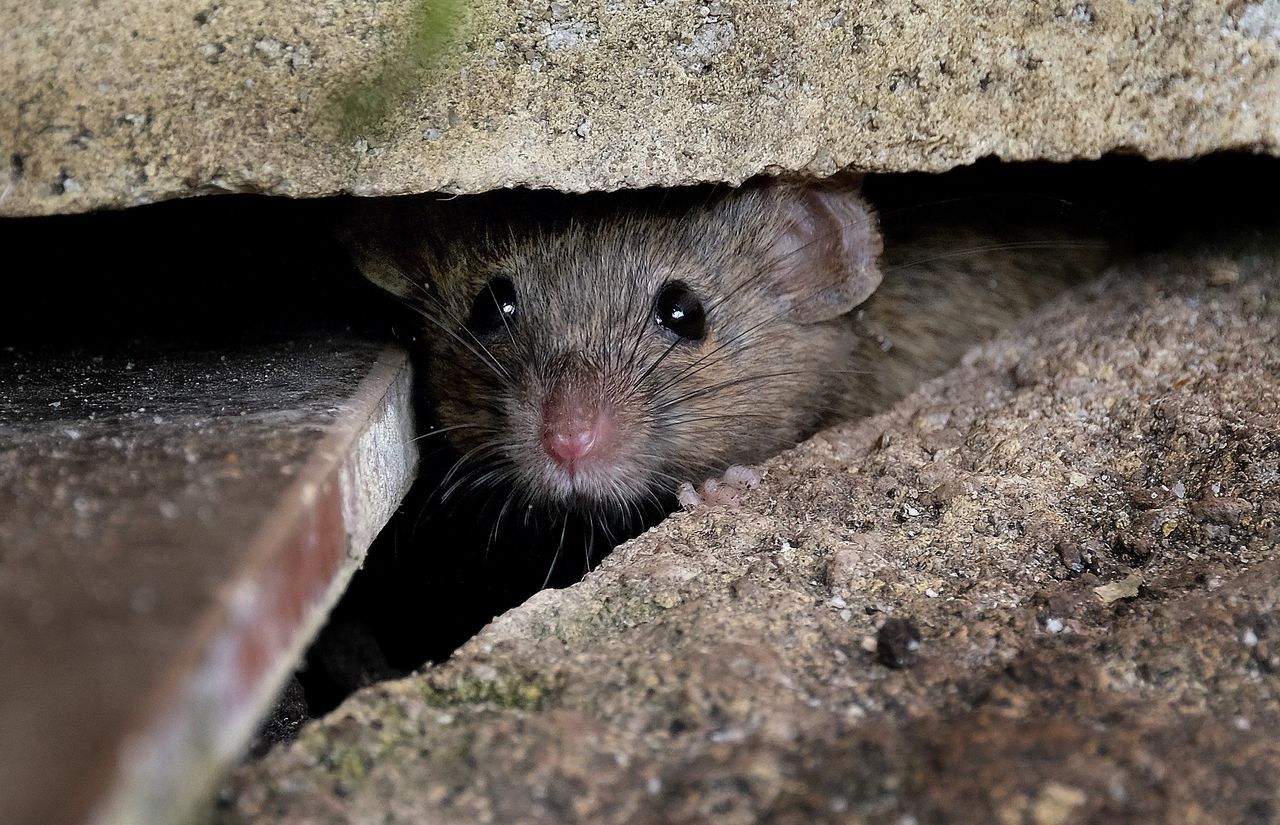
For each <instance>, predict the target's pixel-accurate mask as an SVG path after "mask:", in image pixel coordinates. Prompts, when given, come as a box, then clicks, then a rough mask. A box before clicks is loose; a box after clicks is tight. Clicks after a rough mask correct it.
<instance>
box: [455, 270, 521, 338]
mask: <svg viewBox="0 0 1280 825" xmlns="http://www.w3.org/2000/svg"><path fill="white" fill-rule="evenodd" d="M515 319H516V288H515V285H514V284H512V283H511V282H510V281H508V280H507V279H506V278H494V279H493V280H492V281H490V282H489V283H487V284H485V285H484V289H482V290H480V294H479V295H477V296H476V300H475V302H474V303H472V304H471V317H470V318H468V319H467V328H468V329H470V330H471V331H472V332H474V333H475V334H476V335H491V334H493V333H495V332H502V331H503V330H509V329H510V328H511V325H512V324H513V323H514V322H515Z"/></svg>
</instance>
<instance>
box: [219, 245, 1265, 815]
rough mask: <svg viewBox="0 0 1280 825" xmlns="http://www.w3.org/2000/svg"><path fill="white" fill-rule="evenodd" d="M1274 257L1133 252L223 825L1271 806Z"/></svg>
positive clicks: (269, 786)
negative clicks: (1129, 259) (1140, 256)
mask: <svg viewBox="0 0 1280 825" xmlns="http://www.w3.org/2000/svg"><path fill="white" fill-rule="evenodd" d="M1271 237H1274V235H1272V236H1271ZM1278 258H1280V256H1277V253H1276V247H1275V244H1274V241H1273V240H1271V241H1266V242H1261V243H1259V244H1258V245H1255V246H1252V247H1250V246H1248V245H1245V246H1240V245H1235V246H1233V247H1232V249H1231V250H1229V251H1224V252H1221V253H1219V252H1215V251H1203V252H1197V253H1194V254H1191V253H1187V254H1180V255H1173V254H1167V255H1163V256H1160V257H1151V258H1147V259H1145V260H1142V261H1139V262H1137V263H1134V264H1128V265H1125V266H1122V267H1121V270H1120V271H1119V272H1116V273H1113V274H1112V275H1110V276H1109V277H1107V278H1106V279H1104V281H1103V282H1102V283H1101V284H1099V285H1096V286H1094V287H1091V288H1089V289H1088V290H1087V291H1084V292H1081V293H1077V294H1073V295H1069V296H1067V298H1066V299H1064V300H1061V301H1059V302H1058V303H1056V304H1055V305H1053V306H1052V307H1050V308H1049V309H1048V310H1047V311H1046V312H1044V313H1042V314H1041V315H1040V316H1039V317H1037V318H1035V319H1034V320H1033V321H1032V322H1031V323H1028V324H1026V325H1024V326H1022V327H1021V328H1019V329H1017V330H1015V331H1013V332H1012V333H1011V334H1009V335H1006V336H1004V337H1003V338H1001V339H1000V340H998V341H996V342H995V343H993V344H991V345H989V346H987V347H986V348H984V349H981V350H978V351H976V352H974V353H971V354H970V356H969V357H968V358H967V359H966V362H965V365H964V366H962V367H961V368H959V369H958V370H957V371H955V372H953V373H951V374H949V375H948V376H945V377H944V378H942V379H940V380H938V381H935V382H932V383H930V384H928V385H925V386H924V387H923V388H922V389H921V390H920V391H919V392H917V393H916V394H915V395H914V396H912V397H910V398H908V399H907V400H906V401H904V402H902V403H901V404H899V405H898V406H897V407H895V408H893V409H891V410H890V411H888V412H886V413H885V414H882V415H880V416H878V417H875V418H872V419H868V420H865V421H863V422H861V423H852V424H849V425H846V426H843V427H839V428H837V429H834V430H832V431H829V432H827V433H824V434H821V435H819V436H818V437H816V438H814V439H813V440H811V441H810V442H808V443H806V444H803V445H801V446H800V447H799V448H797V449H795V450H793V451H791V452H789V453H786V454H784V455H782V456H781V457H779V458H777V459H776V460H774V461H772V462H770V463H769V464H768V465H767V470H768V473H767V476H766V479H765V481H764V483H763V485H762V486H761V487H760V488H759V489H758V490H756V491H754V492H752V493H751V494H749V495H748V496H747V497H746V498H744V500H742V502H741V505H740V507H739V508H737V509H720V508H713V509H703V510H699V511H695V512H692V513H688V514H682V515H678V516H676V517H674V518H672V519H670V520H668V521H667V522H666V523H664V524H663V525H661V526H659V527H658V528H656V529H655V530H653V531H651V532H650V533H648V534H645V535H643V536H641V537H640V538H638V539H636V540H634V541H632V542H630V543H628V544H627V545H624V546H623V547H622V548H621V549H619V550H618V551H616V552H615V553H614V555H613V556H611V557H610V558H609V559H608V560H607V561H606V562H605V564H604V565H603V567H602V568H601V569H600V570H598V571H597V572H595V573H593V574H591V575H590V576H588V577H587V579H586V580H585V581H583V582H582V583H581V584H579V585H577V586H575V587H572V588H570V589H567V590H562V591H545V592H543V593H541V594H539V595H538V596H536V597H535V598H533V599H532V600H531V601H529V602H528V603H526V604H525V605H524V606H522V607H520V608H518V609H516V610H514V611H512V612H510V613H508V614H506V615H505V616H503V617H501V618H500V619H498V620H497V621H496V622H494V623H493V624H492V625H490V626H489V627H488V628H487V629H486V630H485V631H484V632H482V633H481V634H480V635H479V636H478V637H476V638H474V639H473V640H472V641H471V642H469V643H468V644H467V645H466V646H465V647H463V648H462V650H461V651H460V652H459V653H458V654H457V655H456V656H455V657H454V658H453V659H451V660H450V661H448V662H446V663H445V664H443V665H440V666H436V667H433V668H430V669H427V670H426V671H425V672H423V673H422V674H421V675H419V676H417V677H415V678H410V679H407V680H404V681H399V682H392V683H386V684H383V685H380V686H375V687H373V688H370V689H366V690H364V691H362V692H360V693H357V694H356V695H355V696H354V697H353V698H351V699H350V700H348V701H347V703H346V704H345V705H343V706H342V707H340V708H339V709H338V710H337V711H336V712H334V713H333V714H331V715H330V716H329V717H327V718H326V719H324V720H322V721H321V722H319V723H316V724H314V725H312V726H311V727H310V728H308V729H307V730H306V731H305V732H304V733H303V735H302V738H301V739H300V741H299V742H297V743H295V744H294V745H292V746H289V747H287V748H284V749H281V750H277V751H275V752H273V753H272V754H270V755H269V756H268V757H267V758H266V759H265V760H264V761H262V762H260V763H259V764H257V765H254V766H250V767H248V768H245V769H243V770H242V771H241V772H240V773H239V774H238V775H237V776H236V777H234V779H233V780H232V782H231V784H230V785H229V786H228V788H227V790H226V793H225V796H224V799H223V801H222V805H221V806H220V810H219V814H218V816H219V817H220V821H221V822H223V823H247V822H260V823H268V822H269V823H304V822H305V823H315V822H333V823H338V822H342V823H375V822H376V823H384V824H385V823H399V822H403V823H410V822H415V823H416V822H453V823H467V822H517V821H519V822H545V823H566V822H584V823H586V822H591V823H609V822H631V823H648V822H652V823H691V822H716V823H748V822H779V823H781V822H786V823H793V822H794V823H809V822H824V821H838V822H901V823H907V822H916V823H934V822H936V823H944V822H945V823H965V822H975V823H978V822H981V823H991V822H998V823H1034V824H1035V825H1052V824H1053V823H1083V822H1091V823H1131V822H1168V823H1173V822H1178V823H1189V822H1271V821H1275V819H1276V818H1277V817H1280V795H1278V794H1280V791H1278V790H1277V785H1276V782H1275V777H1276V776H1277V775H1280V736H1278V735H1277V732H1280V618H1277V617H1278V616H1280V612H1278V611H1280V546H1278V545H1280V260H1278ZM913 631H914V632H918V635H919V637H920V639H921V642H920V646H919V649H918V650H913V649H912V648H913V646H912V645H911V644H910V642H911V639H912V636H913ZM891 664H892V665H899V667H891V666H890V665H891Z"/></svg>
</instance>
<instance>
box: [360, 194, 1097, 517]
mask: <svg viewBox="0 0 1280 825" xmlns="http://www.w3.org/2000/svg"><path fill="white" fill-rule="evenodd" d="M343 235H344V237H345V240H346V243H347V245H348V246H349V248H351V249H352V251H353V257H354V259H355V261H356V263H357V265H358V267H359V268H360V269H361V271H362V272H363V273H364V274H365V275H366V276H367V277H369V278H370V279H371V280H373V281H374V282H375V283H377V284H379V285H381V286H383V287H385V288H386V289H388V290H390V291H391V292H393V293H395V294H396V295H398V296H400V298H402V299H403V300H404V301H406V302H408V303H410V304H411V305H413V306H415V307H416V308H418V309H419V310H420V311H421V313H422V316H423V318H424V319H425V322H426V325H427V326H428V327H430V329H428V330H427V331H426V334H424V335H423V336H422V338H421V340H422V341H423V343H424V345H425V347H426V349H427V350H428V354H429V356H430V362H431V364H432V368H431V369H432V373H431V377H430V379H429V385H430V394H431V395H432V397H433V398H432V401H433V404H434V408H435V416H436V419H437V421H438V426H439V428H440V430H441V431H443V434H444V435H445V437H447V438H448V439H450V441H451V443H452V444H453V446H454V447H455V448H456V451H457V453H458V455H459V463H458V465H457V469H456V472H455V473H453V474H452V476H451V477H450V478H449V480H448V486H449V487H450V488H453V487H471V488H491V487H494V486H506V487H509V488H510V489H511V490H512V491H514V494H515V495H514V497H512V498H510V499H509V501H510V502H512V503H515V504H516V505H518V506H528V505H533V506H541V507H548V508H551V509H554V510H568V511H577V512H588V513H603V514H609V515H613V516H627V515H629V514H631V513H632V512H637V513H638V512H639V509H640V505H641V504H643V503H646V502H653V501H664V502H665V501H669V499H670V495H671V493H672V492H673V491H674V490H675V489H676V488H677V487H678V486H679V485H680V484H681V483H682V482H689V481H701V480H703V479H706V478H708V477H712V476H716V475H718V474H719V473H721V472H723V471H724V470H725V469H726V468H727V467H730V466H731V465H741V464H751V463H755V462H758V461H761V460H762V459H764V458H766V457H767V456H769V455H772V454H774V453H777V452H779V451H781V450H782V449H784V448H786V447H789V446H791V445H793V444H795V443H797V442H798V441H799V440H800V439H802V438H804V437H806V436H807V435H809V434H811V433H812V432H814V431H815V429H817V428H818V427H819V426H820V425H821V424H823V423H826V422H828V421H831V420H833V419H835V418H840V417H852V416H856V415H860V414H865V413H867V412H870V411H873V410H875V409H878V408H880V407H882V406H883V405H884V404H885V403H887V402H888V401H890V400H892V399H894V398H897V397H899V396H901V395H902V394H904V393H905V392H906V391H908V390H909V389H910V387H911V386H913V385H914V384H915V383H918V382H919V381H920V380H921V379H923V378H925V377H929V376H931V375H935V374H938V373H940V372H942V371H943V370H945V369H946V368H947V367H948V366H950V365H951V364H953V363H954V362H955V361H957V360H958V358H959V356H960V355H961V354H962V353H963V352H964V350H965V349H966V348H967V347H968V346H970V345H971V344H973V343H975V342H977V341H980V340H982V339H984V338H986V337H989V336H990V335H991V334H992V333H993V332H994V331H996V330H998V329H999V328H1001V327H1002V326H1005V325H1007V324H1008V323H1009V322H1010V321H1011V320H1012V319H1013V318H1016V317H1018V316H1019V315H1021V314H1023V313H1025V312H1026V311H1027V310H1028V309H1029V308H1030V307H1031V306H1034V305H1035V304H1037V303H1039V302H1041V301H1042V300H1044V299H1045V298H1046V297H1048V296H1049V295H1051V294H1054V293H1056V292H1057V291H1060V290H1061V288H1062V286H1063V284H1064V283H1065V282H1066V281H1067V280H1068V279H1069V278H1068V276H1069V275H1070V274H1071V273H1070V270H1072V269H1073V268H1074V265H1073V264H1070V263H1053V261H1054V260H1058V261H1068V260H1069V259H1067V258H1064V257H1063V256H1057V258H1056V259H1055V258H1049V259H1048V261H1049V262H1048V263H1046V256H1043V255H1040V256H1039V257H1038V258H1036V259H1035V260H1033V261H1029V262H1019V261H1017V260H1016V258H1017V254H1016V251H1015V252H1014V253H1012V254H1011V255H1006V260H1005V263H1004V264H1001V265H1000V266H1002V267H1004V269H1003V270H998V269H992V268H991V267H990V266H989V262H986V263H984V262H983V261H981V260H979V261H978V262H977V263H974V262H973V261H968V262H966V261H964V260H956V259H953V258H952V256H951V254H950V253H951V252H953V251H955V249H956V248H957V247H963V246H964V245H966V244H981V243H982V242H983V240H982V239H972V240H970V239H966V240H959V239H957V238H955V237H951V238H945V237H944V238H929V237H925V238H920V239H915V245H914V246H912V247H910V248H907V249H903V250H897V251H895V252H894V253H892V255H891V257H890V258H889V259H887V260H885V261H884V262H882V261H881V252H882V241H881V235H880V231H879V229H878V226H877V221H876V218H875V215H874V213H873V210H872V209H871V207H870V206H869V205H868V204H867V203H866V202H865V201H864V200H863V199H862V197H861V195H860V193H859V187H858V184H857V182H856V181H853V180H844V181H836V182H825V183H810V184H799V183H787V182H776V181H765V182H756V183H754V184H749V185H747V186H744V187H741V188H738V189H728V188H716V187H695V188H688V189H679V190H661V191H639V192H622V193H614V194H607V195H605V194H596V195H576V196H574V195H561V194H556V193H550V192H528V191H513V192H502V193H491V194H487V195H481V196H473V197H463V198H457V199H455V200H452V201H447V202H440V201H438V200H433V199H430V198H426V199H424V198H391V199H380V200H375V201H363V202H358V203H357V204H355V205H354V212H353V216H352V218H351V219H350V220H349V221H348V222H347V224H346V226H345V229H344V232H343ZM984 267H985V268H984ZM884 269H891V270H893V272H892V277H890V278H888V279H887V280H886V282H885V283H884V284H883V285H882V284H881V281H882V277H883V276H882V270H884ZM1007 272H1012V273H1015V276H1009V277H1005V274H1003V273H1007ZM1028 272H1030V273H1031V277H1027V273H1028ZM877 289H878V291H877ZM873 293H874V297H872V296H873ZM868 298H870V299H871V300H870V301H868ZM855 310H856V311H855Z"/></svg>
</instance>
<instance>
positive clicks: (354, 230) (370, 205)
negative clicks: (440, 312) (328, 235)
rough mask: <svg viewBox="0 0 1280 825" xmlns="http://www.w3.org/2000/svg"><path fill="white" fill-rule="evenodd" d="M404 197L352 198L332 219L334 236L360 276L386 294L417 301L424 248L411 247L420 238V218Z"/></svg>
mask: <svg viewBox="0 0 1280 825" xmlns="http://www.w3.org/2000/svg"><path fill="white" fill-rule="evenodd" d="M423 217H424V216H422V215H420V214H415V210H414V209H413V208H411V205H410V204H409V203H407V202H406V201H405V199H404V198H398V197H390V198H352V199H350V200H349V201H348V202H347V203H345V204H343V208H342V209H341V210H340V211H339V213H338V214H337V216H336V220H335V223H334V235H335V236H336V237H337V238H338V241H339V242H340V243H341V244H342V245H343V246H344V247H345V248H346V250H347V254H348V255H350V256H351V263H353V264H354V265H355V267H356V269H358V270H360V274H362V275H364V276H365V277H366V278H368V279H369V280H370V281H372V282H373V283H374V284H376V285H377V286H380V287H382V288H383V289H385V290H386V291H387V292H390V293H391V294H392V295H395V296H397V297H399V298H403V299H405V300H408V301H420V300H421V298H422V295H423V292H424V290H425V289H427V285H426V283H425V282H424V278H425V266H424V264H425V263H426V261H424V260H423V256H424V255H428V254H429V250H428V249H427V248H426V247H422V248H411V246H414V244H413V239H417V238H421V237H422V234H423V232H422V218H423Z"/></svg>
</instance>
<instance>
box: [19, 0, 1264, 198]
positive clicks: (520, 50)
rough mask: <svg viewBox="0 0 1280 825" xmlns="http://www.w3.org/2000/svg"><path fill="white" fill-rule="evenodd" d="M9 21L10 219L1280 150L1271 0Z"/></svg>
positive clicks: (221, 8) (589, 2)
mask: <svg viewBox="0 0 1280 825" xmlns="http://www.w3.org/2000/svg"><path fill="white" fill-rule="evenodd" d="M441 6H445V7H452V6H458V7H467V6H469V7H470V11H467V12H465V13H463V14H461V15H460V16H461V18H463V19H464V20H465V22H464V24H463V25H462V27H461V30H460V34H459V35H458V36H457V37H456V40H455V41H454V42H453V44H452V45H451V46H450V47H449V48H447V49H440V48H438V47H436V46H433V45H431V44H432V42H433V41H434V40H435V39H437V38H436V35H438V34H439V29H440V27H436V29H432V28H431V27H423V26H421V25H419V23H420V21H421V20H422V19H424V18H423V14H424V11H429V10H431V9H433V8H438V7H441ZM0 21H3V25H0V110H2V111H4V112H5V113H6V120H5V124H4V127H3V128H0V164H2V165H0V214H3V215H31V214H51V213H68V212H82V211H86V210H88V209H94V208H103V207H113V208H114V207H123V206H130V205H135V204H140V203H148V202H151V201H155V200H162V199H165V198H172V197H178V196H189V195H195V194H204V193H212V192H226V191H248V192H262V193H270V194H282V195H291V196H316V195H325V194H332V193H335V192H338V191H352V192H357V193H364V194H392V193H401V192H408V191H417V192H427V191H448V192H479V191H487V190H490V189H496V188H499V187H503V186H511V185H529V186H543V187H553V188H557V189H563V190H570V191H583V190H587V189H591V190H602V189H615V188H620V187H636V186H651V185H662V186H672V185H677V184H686V183H695V182H701V181H725V182H736V181H741V180H744V179H746V178H748V177H751V176H753V175H756V174H759V173H760V172H762V171H766V172H777V171H799V172H802V173H804V174H807V175H828V174H831V173H832V172H834V171H836V170H838V169H842V168H854V169H862V170H865V171H903V170H917V171H938V170H942V169H947V168H950V167H952V166H955V165H958V164H964V163H968V162H971V161H973V160H974V159H976V158H980V157H984V156H987V155H996V156H999V157H1002V158H1005V159H1033V158H1040V159H1050V160H1063V159H1069V158H1087V157H1098V156H1099V155H1101V154H1102V153H1105V152H1109V151H1116V150H1121V151H1127V152H1136V153H1141V154H1143V155H1145V156H1147V157H1151V158H1170V157H1179V158H1185V157H1194V156H1196V155H1198V154H1201V153H1205V152H1210V151H1215V150H1223V149H1233V148H1239V149H1252V150H1259V151H1268V152H1272V153H1274V152H1275V151H1276V148H1277V146H1280V34H1278V32H1280V12H1278V11H1277V6H1276V4H1275V3H1274V2H1273V0H1266V1H1265V2H1234V3H1227V2H1219V1H1218V0H1191V1H1190V2H1182V3H1135V2H1125V1H1124V0H1082V1H1081V2H1062V3H1038V2H1031V1H1030V0H1022V2H1015V3H1012V4H1008V3H1006V4H1002V5H1000V6H999V7H996V6H993V5H991V4H990V3H986V2H981V1H980V0H965V2H949V3H918V2H914V0H876V1H875V2H870V3H863V4H857V5H851V4H848V3H843V2H838V0H821V2H805V3H794V2H792V3H782V2H764V1H763V0H753V1H752V2H721V1H720V0H712V1H711V2H702V1H701V0H663V2H646V3H623V2H617V1H616V0H584V2H558V1H557V2H548V0H516V1H515V2H510V3H482V2H472V3H463V2H455V0H321V1H320V2H309V3H299V2H293V3H281V2H271V0H242V1H241V2H235V3H229V2H220V0H214V1H213V2H210V0H175V1H174V2H166V3H155V2H151V0H103V1H102V2H99V3H94V4H84V3H80V4H56V3H53V4H51V3H30V2H26V0H0ZM415 31H417V32H419V36H418V37H417V39H415V38H414V36H413V34H412V33H413V32H415ZM432 32H435V34H434V35H433V34H432ZM415 43H416V44H417V45H416V46H415V45H413V44H415ZM353 100H354V101H358V102H359V103H360V106H361V107H362V110H364V111H365V114H364V115H362V116H361V118H359V119H357V121H356V122H354V123H353V122H352V121H351V119H350V118H349V117H347V114H349V111H348V109H349V107H347V106H345V105H344V103H343V101H348V102H350V101H353Z"/></svg>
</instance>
